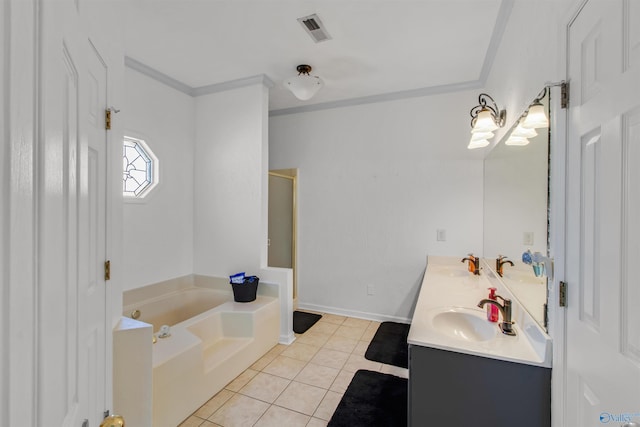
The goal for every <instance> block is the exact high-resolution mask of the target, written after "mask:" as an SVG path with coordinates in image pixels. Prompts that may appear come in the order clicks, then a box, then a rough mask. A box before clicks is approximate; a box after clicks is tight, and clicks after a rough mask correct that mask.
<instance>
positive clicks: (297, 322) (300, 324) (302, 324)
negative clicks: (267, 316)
mask: <svg viewBox="0 0 640 427" xmlns="http://www.w3.org/2000/svg"><path fill="white" fill-rule="evenodd" d="M321 317H322V316H321V315H319V314H314V313H305V312H304V311H294V312H293V332H295V333H296V334H304V333H305V332H307V329H309V328H310V327H312V326H313V325H315V324H316V322H317V321H318V320H320V318H321Z"/></svg>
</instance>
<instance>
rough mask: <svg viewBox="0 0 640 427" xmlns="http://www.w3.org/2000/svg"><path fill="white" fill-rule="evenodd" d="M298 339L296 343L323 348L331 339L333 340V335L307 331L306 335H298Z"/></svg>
mask: <svg viewBox="0 0 640 427" xmlns="http://www.w3.org/2000/svg"><path fill="white" fill-rule="evenodd" d="M296 337H297V338H296V342H299V343H302V344H309V345H314V346H316V347H322V346H323V345H325V343H326V342H327V341H328V340H329V338H331V334H324V333H322V332H313V331H307V332H305V333H304V334H301V335H296Z"/></svg>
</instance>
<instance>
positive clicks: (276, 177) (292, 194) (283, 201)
mask: <svg viewBox="0 0 640 427" xmlns="http://www.w3.org/2000/svg"><path fill="white" fill-rule="evenodd" d="M297 175H298V171H297V169H279V170H273V171H269V231H268V243H267V246H268V248H267V252H268V256H267V265H268V266H269V267H280V268H290V269H292V270H293V305H294V308H296V306H297V302H298V285H297V283H298V280H297V274H296V273H297V272H296V239H297V237H296V216H297V215H296V209H297V206H296V193H297Z"/></svg>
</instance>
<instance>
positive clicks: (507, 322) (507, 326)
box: [478, 295, 516, 336]
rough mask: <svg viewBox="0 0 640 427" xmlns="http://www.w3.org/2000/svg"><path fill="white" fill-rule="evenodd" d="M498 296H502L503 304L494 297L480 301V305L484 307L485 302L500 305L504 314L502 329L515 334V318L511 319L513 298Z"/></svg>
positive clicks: (507, 333) (508, 333)
mask: <svg viewBox="0 0 640 427" xmlns="http://www.w3.org/2000/svg"><path fill="white" fill-rule="evenodd" d="M496 298H500V299H501V300H502V304H500V303H499V302H498V301H497V300H492V299H487V298H485V299H483V300H482V301H480V302H479V303H478V307H480V308H483V307H484V306H485V304H491V305H494V306H496V307H498V310H500V313H501V314H502V323H500V330H501V331H502V333H503V334H505V335H511V336H514V335H515V334H516V331H515V330H514V329H513V320H511V300H510V299H504V298H502V297H501V296H500V295H496Z"/></svg>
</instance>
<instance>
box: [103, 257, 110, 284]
mask: <svg viewBox="0 0 640 427" xmlns="http://www.w3.org/2000/svg"><path fill="white" fill-rule="evenodd" d="M104 280H111V261H109V260H106V261H105V262H104Z"/></svg>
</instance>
